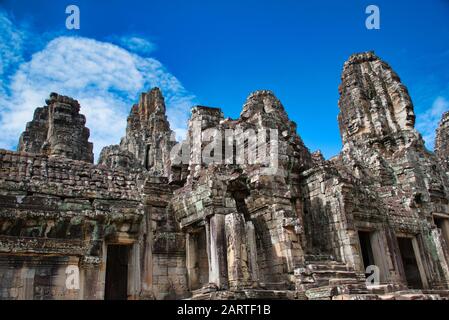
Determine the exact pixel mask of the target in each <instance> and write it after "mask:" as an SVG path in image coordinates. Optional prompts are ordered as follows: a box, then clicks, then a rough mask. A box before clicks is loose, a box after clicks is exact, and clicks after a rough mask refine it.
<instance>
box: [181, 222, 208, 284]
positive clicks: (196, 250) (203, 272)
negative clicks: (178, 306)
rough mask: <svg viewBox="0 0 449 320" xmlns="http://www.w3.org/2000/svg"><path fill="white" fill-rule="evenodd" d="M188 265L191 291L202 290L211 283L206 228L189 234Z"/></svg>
mask: <svg viewBox="0 0 449 320" xmlns="http://www.w3.org/2000/svg"><path fill="white" fill-rule="evenodd" d="M186 263H187V276H188V282H189V289H190V291H193V290H197V289H200V288H202V287H203V286H204V285H206V284H208V283H209V257H208V254H207V239H206V229H205V228H201V229H199V230H196V232H190V233H187V257H186Z"/></svg>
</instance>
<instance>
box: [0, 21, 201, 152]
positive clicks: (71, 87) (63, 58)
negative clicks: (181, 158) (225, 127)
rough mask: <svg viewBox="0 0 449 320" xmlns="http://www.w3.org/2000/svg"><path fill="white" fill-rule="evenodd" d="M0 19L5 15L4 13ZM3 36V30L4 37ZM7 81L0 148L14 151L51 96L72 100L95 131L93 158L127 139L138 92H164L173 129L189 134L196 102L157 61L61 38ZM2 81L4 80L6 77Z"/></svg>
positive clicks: (21, 64)
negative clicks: (63, 96) (187, 129)
mask: <svg viewBox="0 0 449 320" xmlns="http://www.w3.org/2000/svg"><path fill="white" fill-rule="evenodd" d="M0 17H1V12H0ZM2 32H3V31H2V30H1V29H0V33H2ZM18 62H19V64H18V69H17V71H16V72H15V73H14V74H13V76H12V77H11V79H9V80H8V81H6V79H2V82H3V81H4V80H5V82H7V88H8V92H9V94H8V95H6V94H5V93H2V92H0V102H1V103H2V104H1V105H0V130H1V131H2V135H1V136H0V148H6V149H12V148H14V147H15V146H16V144H17V141H18V139H19V135H20V133H21V132H22V131H23V130H24V128H25V125H26V122H28V121H30V120H31V119H32V117H33V112H34V110H35V109H36V108H37V107H40V106H42V105H44V101H45V99H46V98H47V97H48V96H49V94H50V92H57V93H59V94H62V95H67V96H71V97H73V98H75V99H77V100H78V101H79V102H80V104H81V113H83V114H85V115H86V118H87V127H89V129H90V131H91V139H90V140H91V141H92V142H93V143H94V152H95V156H96V157H98V156H99V154H100V151H101V149H102V148H103V147H104V146H106V145H109V144H117V143H119V141H120V138H121V137H122V136H123V135H124V134H125V128H126V118H127V116H128V114H129V111H130V109H131V106H132V105H133V104H134V103H137V99H138V97H139V94H140V92H143V91H147V90H149V89H150V88H152V87H156V86H157V87H159V88H161V90H162V92H163V94H164V96H165V98H166V104H167V115H168V118H169V120H170V123H171V127H172V129H173V130H175V131H176V132H177V133H178V134H179V133H182V132H184V131H185V128H186V125H187V120H188V115H189V110H190V108H191V107H192V105H193V104H194V101H195V97H194V96H193V95H192V94H190V93H189V92H188V91H187V90H186V89H185V88H184V87H183V86H182V84H181V83H180V82H179V81H178V79H176V77H174V76H173V75H172V74H170V73H169V72H168V71H167V70H166V69H165V67H164V66H163V65H162V64H161V63H160V62H159V61H157V60H155V59H152V58H146V57H142V56H140V55H137V54H135V53H131V52H129V51H128V50H126V49H123V48H121V47H119V46H117V45H114V44H111V43H108V42H101V41H97V40H93V39H88V38H80V37H65V36H62V37H57V38H55V39H53V40H52V41H50V42H49V43H48V44H47V45H46V46H45V47H44V48H43V49H42V50H41V51H38V52H36V53H35V54H33V55H32V57H31V59H30V60H29V61H27V62H21V61H20V60H14V59H13V58H8V60H7V63H18ZM2 78H4V77H3V76H2Z"/></svg>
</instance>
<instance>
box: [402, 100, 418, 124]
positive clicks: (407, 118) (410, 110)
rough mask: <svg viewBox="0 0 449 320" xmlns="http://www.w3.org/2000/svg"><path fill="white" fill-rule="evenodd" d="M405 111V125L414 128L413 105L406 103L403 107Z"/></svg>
mask: <svg viewBox="0 0 449 320" xmlns="http://www.w3.org/2000/svg"><path fill="white" fill-rule="evenodd" d="M405 113H406V116H405V126H406V127H409V128H414V127H415V120H416V116H415V111H414V110H413V106H412V105H411V103H407V105H406V107H405Z"/></svg>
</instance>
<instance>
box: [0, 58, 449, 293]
mask: <svg viewBox="0 0 449 320" xmlns="http://www.w3.org/2000/svg"><path fill="white" fill-rule="evenodd" d="M79 108H80V106H79V104H78V102H76V100H73V99H71V98H68V97H64V96H60V95H57V94H52V95H51V96H50V99H49V100H48V101H47V106H45V107H43V108H38V109H37V110H36V112H35V115H34V118H33V120H32V121H31V122H30V123H28V124H27V128H26V130H25V132H24V133H23V134H22V136H21V138H20V143H19V150H20V151H19V152H12V151H6V150H0V298H3V299H103V298H104V297H105V296H106V293H107V292H109V291H108V290H110V289H108V288H110V287H109V285H108V282H109V281H110V280H108V279H109V278H108V277H107V275H108V272H113V271H111V270H112V269H114V268H110V267H108V264H107V262H108V261H109V262H110V261H112V260H111V259H112V258H111V256H113V253H112V251H111V253H109V249H110V248H111V250H112V249H113V247H114V246H125V247H126V252H127V255H128V256H127V258H126V257H125V258H123V257H120V258H118V257H117V258H116V259H117V261H112V262H113V263H112V265H113V266H114V265H120V267H122V268H123V270H126V276H127V277H126V276H125V278H127V279H126V280H127V282H126V286H127V287H126V288H125V296H122V297H121V298H128V299H180V298H192V299H213V298H218V299H235V298H239V299H246V298H251V299H252V298H272V299H274V298H291V299H293V298H295V299H334V298H335V299H343V298H351V299H352V298H354V299H381V298H386V297H388V295H387V296H385V295H384V294H385V293H391V294H393V293H392V292H390V291H398V290H405V289H412V287H413V286H414V285H415V284H414V283H411V280H410V256H408V255H410V254H412V255H413V259H415V262H413V263H414V264H413V263H412V264H413V265H412V266H411V267H413V268H415V269H413V270H412V271H413V272H414V274H412V276H414V277H415V276H416V274H418V273H419V277H420V281H421V282H422V288H421V291H417V290H414V291H412V292H413V294H416V297H419V298H426V297H427V298H429V297H431V298H434V297H439V298H441V297H444V296H445V295H446V296H449V294H448V292H447V291H445V290H446V289H448V288H449V267H448V264H449V176H448V174H447V171H448V170H447V159H448V156H449V154H448V148H447V147H446V142H445V141H446V140H447V139H446V136H447V123H448V121H447V118H448V117H447V113H446V114H445V115H443V118H442V120H441V123H440V127H439V129H438V131H437V139H436V150H435V154H434V153H432V152H430V151H428V150H427V149H426V148H425V146H424V142H423V139H422V137H421V135H420V134H419V133H418V132H417V130H416V129H415V126H414V124H415V116H414V111H413V103H412V101H411V99H410V96H409V94H408V92H407V89H406V87H405V85H404V84H403V83H402V82H401V80H400V79H399V77H398V75H397V74H396V73H395V72H394V71H393V70H392V68H391V67H390V66H389V65H388V64H387V63H385V62H384V61H382V60H381V59H380V58H378V57H377V56H376V55H375V54H374V53H373V52H365V53H359V54H354V55H352V56H351V57H350V58H349V59H348V61H347V62H346V63H345V64H344V67H343V73H342V82H341V85H340V100H339V109H340V114H339V117H338V121H339V126H340V131H341V137H342V141H343V148H342V151H341V152H340V153H339V154H338V155H336V156H335V157H333V158H331V159H329V160H326V159H324V157H323V156H322V155H321V153H320V152H319V151H316V152H313V153H311V152H310V151H309V150H308V148H307V147H306V146H305V144H304V143H303V141H302V139H301V138H300V136H299V135H298V133H297V126H296V124H295V123H294V122H292V121H291V120H290V119H289V117H288V115H287V113H286V111H285V108H284V106H283V105H282V103H281V102H280V100H279V99H278V98H277V97H276V96H275V95H274V93H273V92H271V91H268V90H260V91H256V92H254V93H252V94H250V95H249V96H248V98H247V100H246V102H245V103H244V105H243V107H242V112H241V115H240V117H239V118H238V119H230V118H225V117H224V114H223V112H222V111H221V109H219V108H211V107H205V106H196V107H194V108H193V109H192V114H191V118H190V120H189V123H188V134H187V137H186V140H185V141H182V142H180V143H176V142H175V141H174V140H173V132H172V131H171V129H170V124H169V123H168V121H167V117H166V114H165V111H166V107H165V102H164V98H163V96H162V93H161V92H160V90H159V89H157V88H154V89H151V90H150V91H148V92H146V93H142V95H141V96H140V99H139V102H138V104H136V105H134V106H133V107H132V108H131V112H130V116H129V117H128V126H127V130H126V134H125V136H124V138H123V139H122V141H121V142H120V144H117V145H113V146H108V147H105V148H104V149H103V151H102V153H101V155H100V160H99V165H93V164H92V163H91V162H92V161H93V160H92V159H93V154H92V145H91V144H90V143H89V142H88V137H89V131H88V129H87V128H85V126H84V125H85V118H84V116H82V115H80V114H79ZM175 151H176V152H175ZM367 239H368V240H367ZM405 245H407V246H408V245H409V247H407V248H408V249H407V248H405V249H404V246H405ZM120 248H121V247H120ZM121 249H123V248H121ZM121 249H120V250H121ZM405 250H408V251H407V252H406V251H405ZM109 254H111V256H109ZM404 254H406V255H407V256H406V258H404ZM108 259H109V260H108ZM123 259H124V260H126V263H124V262H123V261H121V260H123ZM407 259H408V260H407ZM413 259H412V260H413ZM368 263H369V264H371V265H375V266H377V267H378V268H379V272H380V284H379V283H378V284H377V285H376V286H374V287H373V286H371V287H367V284H366V283H365V271H366V267H367V264H368ZM125 264H126V265H125ZM68 266H77V267H78V268H79V269H80V276H81V285H80V289H79V290H73V289H68V287H67V286H66V285H65V280H66V276H67V274H66V271H67V267H68ZM119 278H120V277H119ZM112 280H120V279H112ZM412 280H413V279H412ZM113 282H114V281H113ZM122 285H123V283H122ZM407 287H410V288H407ZM413 288H414V287H413ZM414 289H416V288H414ZM422 290H424V291H422ZM435 290H438V291H435ZM401 292H404V291H399V293H395V294H396V295H397V297H399V298H402V297H403V296H404V295H403V293H401ZM426 292H431V293H438V294H437V295H434V294H432V295H427V294H426ZM445 292H446V293H445ZM395 297H396V296H395Z"/></svg>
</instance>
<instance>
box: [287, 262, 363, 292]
mask: <svg viewBox="0 0 449 320" xmlns="http://www.w3.org/2000/svg"><path fill="white" fill-rule="evenodd" d="M295 277H296V290H297V291H298V292H304V294H305V296H306V297H307V298H308V299H310V300H316V299H331V298H332V297H334V296H338V295H366V294H369V291H368V289H367V287H366V284H365V275H364V274H360V273H357V272H356V271H355V270H354V268H352V267H350V266H348V265H346V264H345V263H343V262H338V261H335V260H333V259H332V257H330V256H312V257H310V256H309V257H307V260H306V263H305V266H304V268H298V269H296V270H295Z"/></svg>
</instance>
